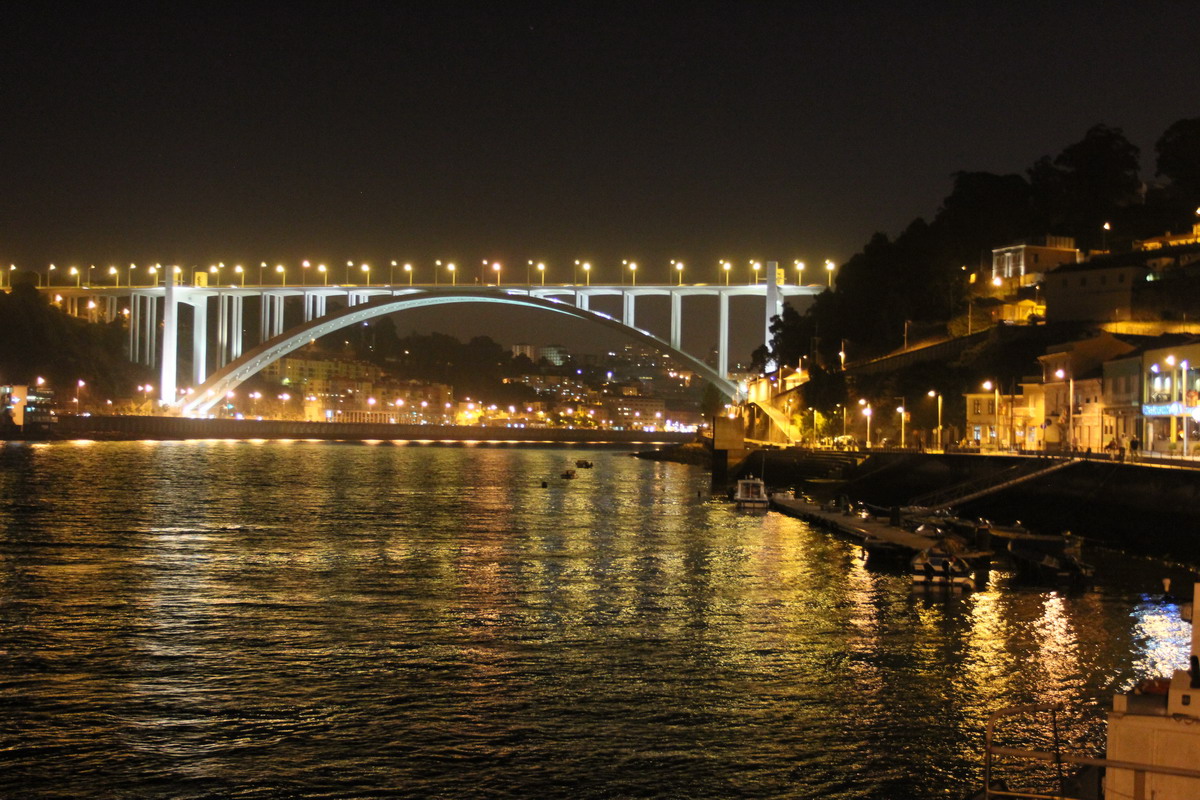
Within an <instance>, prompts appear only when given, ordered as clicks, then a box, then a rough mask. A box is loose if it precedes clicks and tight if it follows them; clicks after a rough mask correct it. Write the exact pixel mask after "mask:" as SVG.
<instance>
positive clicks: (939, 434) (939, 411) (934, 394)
mask: <svg viewBox="0 0 1200 800" xmlns="http://www.w3.org/2000/svg"><path fill="white" fill-rule="evenodd" d="M929 396H930V397H936V398H937V414H938V416H937V420H938V426H937V449H938V450H941V449H942V393H941V392H939V391H937V390H936V389H930V390H929Z"/></svg>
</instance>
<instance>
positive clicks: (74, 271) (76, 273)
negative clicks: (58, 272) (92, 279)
mask: <svg viewBox="0 0 1200 800" xmlns="http://www.w3.org/2000/svg"><path fill="white" fill-rule="evenodd" d="M67 274H68V275H74V276H75V288H77V289H78V288H79V287H80V286H82V285H83V273H82V272H80V271H79V270H77V269H75V267H71V269H70V271H68V273H67Z"/></svg>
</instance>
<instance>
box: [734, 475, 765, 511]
mask: <svg viewBox="0 0 1200 800" xmlns="http://www.w3.org/2000/svg"><path fill="white" fill-rule="evenodd" d="M770 499H771V498H770V497H768V496H767V485H766V484H765V483H763V480H762V478H742V479H741V480H739V481H738V482H737V486H736V487H735V488H734V491H733V502H734V503H735V504H736V505H737V507H738V508H753V509H764V510H765V509H766V507H767V504H768V503H769V502H770Z"/></svg>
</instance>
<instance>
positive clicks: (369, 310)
mask: <svg viewBox="0 0 1200 800" xmlns="http://www.w3.org/2000/svg"><path fill="white" fill-rule="evenodd" d="M446 303H501V304H504V305H513V306H519V307H524V308H529V309H536V310H538V311H547V312H553V313H558V314H564V315H566V316H568V317H573V318H575V319H578V320H583V321H585V322H591V323H596V324H600V325H603V326H605V327H608V328H611V329H613V330H616V331H619V332H620V333H623V334H625V335H627V336H630V337H632V338H634V339H637V340H639V341H641V342H643V343H645V344H648V345H650V346H651V347H654V348H655V349H657V350H658V351H660V352H662V353H666V354H669V355H670V356H672V357H673V358H678V359H679V360H680V361H681V362H683V363H685V364H687V365H688V366H689V367H691V368H692V369H693V370H695V372H696V373H697V374H699V375H701V376H703V377H704V378H705V379H706V380H708V381H710V382H711V383H712V384H713V385H715V386H716V387H717V388H718V389H719V390H721V391H722V392H724V393H725V394H726V395H728V396H729V397H734V398H736V397H739V396H740V395H741V392H740V391H739V390H738V387H737V386H736V385H735V384H734V383H733V382H731V381H730V380H729V379H727V378H725V377H724V376H722V375H719V374H718V373H717V371H716V370H714V369H713V368H712V367H710V366H708V365H707V364H705V363H704V362H702V361H700V360H699V359H697V358H695V357H693V356H690V355H688V354H687V353H684V352H683V351H681V350H677V349H675V348H673V347H671V346H670V345H669V344H668V343H667V342H664V341H663V340H662V339H659V338H658V337H657V336H654V335H653V334H650V333H647V332H646V331H643V330H639V329H637V328H631V327H629V326H628V325H625V324H624V323H622V322H621V321H619V320H617V319H614V318H613V317H610V316H608V315H607V314H604V313H601V312H597V311H590V310H587V309H583V308H579V307H577V306H574V305H571V304H570V303H566V302H563V301H561V300H557V299H554V298H549V299H545V300H542V299H539V298H536V297H530V296H529V295H528V294H526V293H524V292H520V293H518V292H509V291H505V290H502V289H463V290H461V291H459V292H455V293H452V294H445V293H441V292H439V293H437V294H434V293H432V292H425V291H416V292H411V293H407V294H404V295H401V296H390V297H383V298H376V299H374V300H372V301H370V302H367V303H361V304H359V305H356V306H350V307H349V308H345V309H342V310H341V311H338V312H336V313H333V314H329V315H326V316H324V317H320V318H318V319H314V320H311V321H310V322H306V323H305V324H303V325H301V326H299V327H297V328H293V329H292V330H290V331H286V332H284V333H283V334H281V335H279V336H276V337H274V338H272V339H268V340H267V341H265V342H263V343H262V344H260V345H259V346H257V347H255V348H254V349H252V350H249V351H247V352H246V353H244V354H243V355H242V356H241V357H240V358H238V359H237V360H235V361H231V362H229V363H228V364H226V365H225V366H224V367H222V368H221V369H219V370H217V371H216V372H214V373H213V374H212V375H211V376H210V377H209V378H208V380H206V381H205V382H204V383H203V384H201V385H200V386H198V387H196V390H195V392H194V393H193V394H191V395H189V396H188V397H187V398H184V399H183V400H181V401H180V403H179V405H180V407H181V412H182V413H183V414H184V415H185V416H200V415H205V414H208V412H209V411H211V410H212V407H213V406H215V405H216V404H217V403H219V402H220V401H221V399H222V398H224V397H225V395H226V393H228V392H230V391H232V390H233V389H235V388H236V387H237V386H238V385H240V384H241V383H242V382H243V381H245V380H247V379H249V378H250V377H252V376H253V375H255V374H257V373H258V372H259V371H260V370H262V369H263V368H264V367H266V366H267V365H268V364H271V363H273V362H275V361H278V360H279V359H280V358H283V357H284V356H286V355H287V354H288V353H291V352H292V351H294V350H297V349H299V348H300V347H302V346H303V345H305V344H307V343H308V342H310V341H312V340H314V339H317V338H320V337H322V336H325V335H326V334H330V333H334V332H335V331H339V330H341V329H342V328H347V327H349V326H351V325H354V324H357V323H360V322H365V321H367V320H369V319H373V318H375V317H380V316H383V315H385V314H392V313H394V312H397V311H406V310H408V309H412V308H422V307H425V306H436V305H443V304H446Z"/></svg>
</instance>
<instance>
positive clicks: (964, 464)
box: [748, 451, 1200, 567]
mask: <svg viewBox="0 0 1200 800" xmlns="http://www.w3.org/2000/svg"><path fill="white" fill-rule="evenodd" d="M1041 461H1043V460H1042V459H1037V458H1035V457H1028V458H1021V457H1013V456H1000V455H996V456H989V455H978V454H943V453H872V454H870V455H869V456H866V457H865V458H862V459H861V462H860V463H856V464H850V463H846V465H845V466H843V467H842V468H841V470H840V473H839V472H838V471H837V470H835V469H832V468H831V469H829V470H825V471H822V466H821V461H819V460H814V459H813V458H812V457H809V458H801V457H799V456H797V455H795V454H790V453H789V452H788V451H763V453H762V455H761V456H759V455H757V454H756V456H755V458H754V460H750V461H748V464H749V465H752V466H753V465H757V466H758V468H759V469H761V470H763V471H764V472H765V474H766V480H767V483H768V484H769V485H771V486H775V487H780V488H784V487H786V488H794V489H796V490H798V491H803V492H806V493H809V494H814V495H817V496H822V497H826V498H828V497H832V496H835V495H842V496H845V497H846V498H848V499H849V500H851V501H856V502H862V503H868V504H870V505H874V506H878V507H882V508H890V507H892V506H905V505H909V504H911V503H912V502H913V501H914V500H915V499H916V498H919V497H921V496H923V495H928V494H930V493H933V492H940V491H945V490H947V489H950V488H952V487H955V486H960V485H963V484H966V483H968V482H977V481H978V482H984V483H987V482H988V481H989V480H990V479H994V478H996V477H998V476H1000V475H1001V473H1004V472H1005V471H1007V470H1011V469H1013V467H1014V466H1017V465H1018V464H1022V463H1023V464H1031V463H1033V462H1041ZM954 511H955V513H957V514H960V515H962V516H966V517H984V518H987V519H990V520H993V521H995V522H999V523H1004V524H1013V523H1020V524H1022V525H1025V526H1027V527H1029V528H1030V529H1032V530H1035V531H1038V532H1041V533H1061V532H1064V531H1071V532H1073V533H1075V534H1077V535H1079V536H1083V537H1085V538H1086V539H1089V540H1092V541H1094V542H1096V543H1099V544H1102V545H1105V546H1108V547H1113V548H1116V549H1119V550H1123V551H1128V552H1133V553H1138V554H1143V555H1151V556H1156V557H1161V558H1168V559H1172V560H1176V561H1180V562H1182V563H1185V564H1188V565H1191V566H1193V567H1196V566H1198V565H1200V536H1197V534H1196V533H1195V532H1196V531H1197V530H1200V472H1197V471H1196V470H1191V469H1173V468H1170V467H1164V466H1161V465H1158V464H1128V463H1120V462H1114V461H1086V460H1085V461H1079V462H1077V463H1074V464H1072V465H1070V466H1069V467H1066V468H1064V469H1061V470H1059V471H1056V472H1052V473H1049V474H1045V475H1041V476H1039V477H1037V478H1034V479H1032V480H1029V481H1027V482H1025V483H1019V484H1017V485H1015V486H1010V487H1008V488H1006V489H1003V490H1000V491H997V492H995V493H994V494H991V495H987V496H985V497H981V498H978V499H976V500H972V501H969V502H965V503H962V504H961V505H959V506H956V507H955V509H954Z"/></svg>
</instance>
